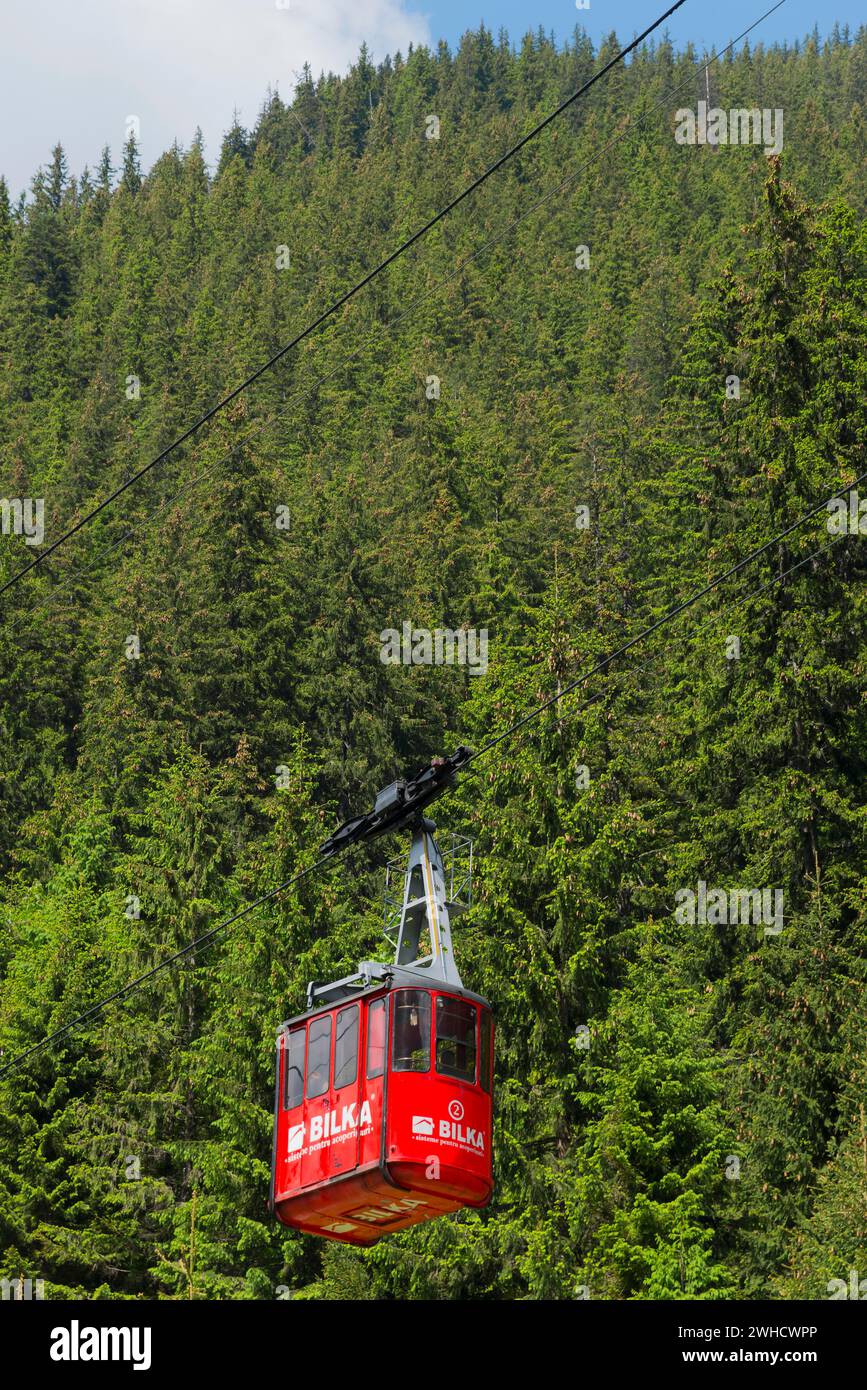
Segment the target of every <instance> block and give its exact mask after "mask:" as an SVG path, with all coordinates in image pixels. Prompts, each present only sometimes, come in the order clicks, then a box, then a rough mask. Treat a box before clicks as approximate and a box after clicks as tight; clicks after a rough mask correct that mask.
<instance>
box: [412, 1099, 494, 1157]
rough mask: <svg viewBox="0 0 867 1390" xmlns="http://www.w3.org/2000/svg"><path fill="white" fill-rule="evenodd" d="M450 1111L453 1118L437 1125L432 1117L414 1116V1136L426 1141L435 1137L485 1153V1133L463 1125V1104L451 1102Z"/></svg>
mask: <svg viewBox="0 0 867 1390" xmlns="http://www.w3.org/2000/svg"><path fill="white" fill-rule="evenodd" d="M448 1109H449V1115H450V1117H451V1118H450V1119H448V1120H440V1121H439V1122H438V1123H437V1124H436V1125H435V1124H434V1121H433V1119H432V1118H431V1117H430V1115H413V1117H412V1132H413V1134H417V1135H419V1137H421V1138H425V1139H429V1138H433V1137H436V1138H438V1139H448V1140H450V1141H451V1142H452V1143H453V1144H459V1145H461V1146H462V1147H464V1148H470V1149H478V1151H479V1152H480V1153H484V1152H485V1136H484V1133H483V1131H482V1130H480V1129H472V1128H471V1127H470V1126H469V1125H467V1126H464V1125H462V1124H461V1120H462V1119H463V1118H464V1107H463V1105H462V1104H461V1102H460V1101H459V1100H451V1101H449V1107H448Z"/></svg>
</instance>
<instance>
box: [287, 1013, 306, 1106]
mask: <svg viewBox="0 0 867 1390" xmlns="http://www.w3.org/2000/svg"><path fill="white" fill-rule="evenodd" d="M293 1038H300V1039H301V1066H300V1068H299V1067H294V1068H292V1070H295V1071H298V1072H299V1073H300V1076H301V1093H300V1095H299V1097H298V1099H297V1100H296V1101H295V1103H294V1104H293V1105H290V1104H289V1072H290V1066H289V1059H290V1057H291V1041H292V1039H293ZM306 1084H307V1025H306V1023H302V1024H301V1027H300V1028H287V1030H286V1032H285V1034H284V1038H283V1109H284V1110H297V1109H298V1106H299V1105H303V1104H304V1091H305V1088H306Z"/></svg>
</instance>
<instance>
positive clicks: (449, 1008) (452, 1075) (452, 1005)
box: [433, 994, 480, 1086]
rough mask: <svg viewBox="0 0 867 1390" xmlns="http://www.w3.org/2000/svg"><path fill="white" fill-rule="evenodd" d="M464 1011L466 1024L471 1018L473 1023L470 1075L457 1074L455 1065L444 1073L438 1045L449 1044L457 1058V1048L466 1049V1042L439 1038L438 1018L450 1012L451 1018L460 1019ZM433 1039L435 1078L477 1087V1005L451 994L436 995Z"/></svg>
mask: <svg viewBox="0 0 867 1390" xmlns="http://www.w3.org/2000/svg"><path fill="white" fill-rule="evenodd" d="M464 1009H466V1010H468V1011H469V1012H468V1014H465V1015H464V1019H465V1020H466V1021H467V1022H468V1021H469V1018H470V1017H471V1018H472V1023H473V1030H472V1061H473V1065H472V1071H471V1073H469V1074H468V1073H467V1072H466V1071H464V1072H459V1071H458V1070H457V1064H455V1067H454V1069H453V1070H451V1071H446V1070H445V1069H444V1067H442V1066H441V1065H440V1043H441V1042H444V1043H450V1044H451V1045H452V1047H453V1048H454V1049H455V1056H456V1057H457V1055H458V1048H466V1047H467V1042H466V1040H465V1039H463V1040H462V1039H461V1038H459V1037H455V1036H454V1035H445V1036H443V1037H441V1036H440V1016H441V1014H446V1015H448V1013H449V1012H451V1014H452V1017H453V1018H457V1019H460V1017H461V1011H462V1010H464ZM433 1039H434V1071H435V1072H436V1075H437V1076H444V1077H447V1078H448V1080H449V1081H459V1082H462V1083H463V1085H465V1086H475V1085H477V1084H478V1076H479V1053H480V1046H479V1006H478V1004H474V1003H473V1002H472V1000H470V999H458V998H456V997H455V996H454V995H452V994H438V995H437V1004H436V1010H435V1015H434V1032H433Z"/></svg>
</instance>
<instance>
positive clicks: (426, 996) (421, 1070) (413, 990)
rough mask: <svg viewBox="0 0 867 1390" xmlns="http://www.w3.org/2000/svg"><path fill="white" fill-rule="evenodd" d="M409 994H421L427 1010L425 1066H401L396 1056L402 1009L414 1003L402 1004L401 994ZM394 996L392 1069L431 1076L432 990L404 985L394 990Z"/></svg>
mask: <svg viewBox="0 0 867 1390" xmlns="http://www.w3.org/2000/svg"><path fill="white" fill-rule="evenodd" d="M407 994H414V995H417V996H419V999H420V1004H421V1008H422V1011H424V1010H425V1009H426V1010H427V1043H426V1046H425V1059H426V1060H425V1065H424V1066H423V1067H412V1066H399V1065H398V1059H397V1056H396V1053H397V1031H398V1027H399V1025H400V1023H401V1022H402V1011H403V1009H404V1008H408V1009H411V1008H412V1007H413V1006H412V1004H410V1003H407V1004H402V1003H401V1002H400V998H399V996H403V995H407ZM393 998H394V1006H393V1008H392V1011H391V1017H392V1024H391V1049H390V1050H391V1070H392V1071H393V1072H397V1073H398V1074H400V1075H407V1076H429V1075H430V1073H431V1066H432V1057H433V1050H432V1047H431V1037H432V1028H433V1007H432V1002H431V992H430V990H429V989H421V988H417V987H415V986H406V987H403V988H401V989H396V990H394V993H393ZM417 1026H418V1027H419V1031H421V1025H420V1024H419V1025H417Z"/></svg>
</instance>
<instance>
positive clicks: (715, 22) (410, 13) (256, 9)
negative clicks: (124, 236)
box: [0, 0, 864, 197]
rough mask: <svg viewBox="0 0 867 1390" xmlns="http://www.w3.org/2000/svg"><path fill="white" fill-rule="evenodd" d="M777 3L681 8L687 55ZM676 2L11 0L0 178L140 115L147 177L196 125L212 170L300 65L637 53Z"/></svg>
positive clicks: (781, 25) (780, 25) (793, 27)
mask: <svg viewBox="0 0 867 1390" xmlns="http://www.w3.org/2000/svg"><path fill="white" fill-rule="evenodd" d="M770 3H771V0H764V3H763V0H725V3H724V4H719V3H714V0H686V4H685V5H684V6H683V7H682V9H681V10H680V11H679V12H678V13H677V14H676V15H675V16H674V17H673V18H672V19H671V20H670V21H669V28H670V32H671V37H672V39H673V40H674V42H675V43H676V44H677V45H678V46H680V45H682V44H684V43H686V42H687V40H689V39H691V40H692V41H693V43H694V44H695V45H696V48H697V49H699V50H700V51H704V50H714V49H719V48H722V47H724V46H725V45H726V44H727V43H728V42H730V40H731V39H733V38H734V37H736V35H737V34H739V33H740V32H741V31H742V30H744V29H746V28H747V27H748V25H749V24H751V23H752V21H753V20H755V19H757V18H758V16H759V15H760V14H761V13H762V12H763V10H764V9H767V8H768V7H769V5H770ZM664 8H665V0H590V8H589V9H588V10H578V9H576V6H575V0H533V3H532V4H526V3H519V0H134V2H133V0H74V3H69V0H66V2H65V3H64V0H26V3H19V4H15V3H12V0H5V4H4V13H3V18H2V42H0V174H4V175H5V176H6V179H7V181H8V183H9V186H10V190H11V192H12V194H13V197H17V195H18V194H19V193H20V192H21V191H22V190H24V189H26V188H28V187H29V184H30V180H31V178H32V177H33V174H34V173H35V171H36V169H37V167H38V166H39V165H40V164H44V163H46V162H47V160H48V159H49V157H50V153H51V150H52V147H53V146H54V145H55V144H56V143H57V142H58V141H60V142H62V144H63V145H64V148H65V150H66V153H67V157H68V160H69V165H70V169H71V171H72V172H73V173H75V174H78V173H80V171H81V169H82V168H83V167H84V165H85V164H88V165H89V166H90V167H91V169H92V168H93V167H94V166H95V164H96V163H97V161H98V159H99V154H100V150H101V149H102V147H103V145H106V144H107V145H109V146H110V148H111V150H112V152H113V155H114V160H115V164H117V163H118V162H119V155H120V150H121V148H122V145H123V142H124V139H125V136H126V130H127V127H128V122H129V120H130V118H133V117H134V118H135V124H136V127H137V128H138V129H139V130H140V147H141V152H142V160H143V164H144V166H145V168H148V167H150V165H151V164H152V163H153V162H154V160H155V159H156V158H157V157H158V156H159V155H160V154H161V153H162V151H163V150H165V149H167V148H168V147H169V146H170V145H171V143H172V141H173V140H175V139H177V140H178V141H179V142H180V144H181V145H182V146H186V145H189V143H190V141H191V139H192V137H193V135H194V133H195V130H196V127H197V126H200V127H201V129H202V131H203V134H204V137H205V149H206V153H207V156H208V158H209V159H210V161H211V163H213V162H214V161H215V159H216V157H217V155H218V154H219V149H220V141H221V138H222V134H223V132H224V131H225V130H226V129H227V128H228V126H229V125H231V122H232V115H233V112H234V111H235V110H236V109H237V111H238V113H239V116H240V119H241V120H242V122H243V123H245V124H246V125H248V126H250V125H253V124H254V123H255V120H256V116H257V114H258V112H259V110H260V109H261V106H262V102H263V99H264V97H265V93H266V91H267V89H268V87H269V86H271V87H272V88H276V89H277V90H278V91H279V92H280V94H281V95H282V96H283V97H290V96H291V94H292V90H293V87H294V82H295V73H297V72H298V71H299V69H300V68H301V66H302V65H303V63H304V62H305V61H307V62H309V63H310V65H311V67H312V69H313V71H314V73H317V74H318V73H319V72H321V71H322V70H323V69H324V70H331V71H334V72H342V71H345V70H346V68H347V67H348V66H349V65H350V64H351V63H352V61H353V60H354V58H355V57H356V56H357V54H358V50H359V48H360V46H361V44H362V42H366V43H367V45H368V47H369V49H370V50H371V52H372V55H373V57H374V59H381V58H383V57H384V56H385V54H386V53H390V52H395V51H396V50H397V49H400V50H401V51H402V52H404V53H405V52H406V50H407V47H408V45H409V44H410V43H428V44H436V42H437V41H438V40H439V39H440V38H445V39H446V40H447V41H448V42H449V43H450V44H451V45H455V44H456V43H457V41H458V40H459V38H460V36H461V34H462V33H463V32H464V31H465V30H466V29H468V28H476V27H477V26H478V24H479V22H480V21H481V20H484V22H485V23H486V24H487V25H488V26H489V27H490V28H491V29H492V30H494V32H495V33H496V32H497V31H498V30H499V29H500V28H501V27H504V28H506V29H507V30H508V32H509V34H510V36H511V37H512V39H513V40H515V41H518V40H520V38H521V37H522V36H523V34H525V33H526V32H527V30H528V29H535V28H538V26H539V25H540V24H541V25H542V27H543V28H544V29H545V30H546V32H553V33H554V34H555V36H556V37H557V38H558V39H559V40H561V41H562V40H564V39H566V38H567V37H568V36H569V35H570V34H571V33H572V31H573V29H574V28H575V25H576V23H580V24H581V25H582V26H583V27H584V28H585V29H586V30H587V31H588V33H589V34H590V35H591V36H592V37H593V38H594V39H595V40H600V39H602V38H604V37H605V36H607V34H608V33H610V31H611V30H612V28H613V29H614V30H615V31H616V33H617V35H618V37H619V38H620V39H621V40H622V41H624V42H627V41H628V40H629V39H630V38H632V37H633V36H634V35H635V34H636V33H639V32H640V31H641V30H643V29H645V28H646V27H647V25H648V24H649V23H650V22H651V21H652V20H653V19H654V18H656V16H657V15H658V14H659V13H661V11H662V10H663V9H664ZM863 12H864V0H860V4H855V3H853V0H829V3H828V4H826V5H825V6H824V7H820V6H819V5H818V4H817V3H816V0H812V3H810V0H785V3H784V4H783V5H782V6H781V8H780V9H778V10H777V11H776V13H775V14H773V15H772V16H771V17H770V18H769V19H767V20H766V21H765V22H764V23H763V24H762V25H761V26H760V27H759V28H758V29H757V30H756V31H755V33H754V34H753V36H752V42H754V43H755V42H759V41H764V42H766V43H771V42H773V41H774V40H782V39H789V40H794V39H795V38H799V37H803V36H804V35H805V34H806V33H809V32H810V31H811V30H812V28H813V26H814V24H815V23H816V21H817V19H818V21H819V25H820V31H821V32H822V33H823V34H826V33H828V32H830V30H831V28H832V27H833V24H834V20H835V19H839V21H840V22H841V23H843V22H846V21H848V22H849V24H850V25H851V27H852V29H853V31H854V30H855V29H856V28H857V24H858V18H859V13H860V14H863Z"/></svg>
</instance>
